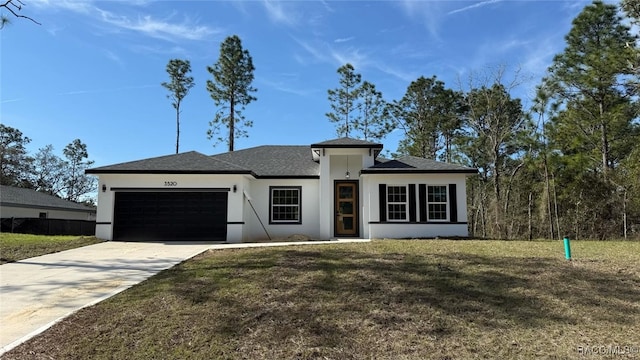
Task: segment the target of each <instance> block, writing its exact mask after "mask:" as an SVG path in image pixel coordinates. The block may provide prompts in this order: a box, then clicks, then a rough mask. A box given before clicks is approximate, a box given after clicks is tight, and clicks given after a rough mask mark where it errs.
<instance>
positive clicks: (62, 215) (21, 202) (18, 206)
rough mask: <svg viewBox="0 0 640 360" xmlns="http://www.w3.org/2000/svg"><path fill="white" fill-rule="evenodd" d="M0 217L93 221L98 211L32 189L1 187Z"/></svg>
mask: <svg viewBox="0 0 640 360" xmlns="http://www.w3.org/2000/svg"><path fill="white" fill-rule="evenodd" d="M0 217H2V218H41V219H64V220H88V221H93V220H95V219H96V209H95V208H94V207H91V206H86V205H83V204H78V203H75V202H73V201H68V200H64V199H60V198H59V197H55V196H53V195H49V194H45V193H41V192H38V191H35V190H32V189H25V188H19V187H13V186H5V185H0Z"/></svg>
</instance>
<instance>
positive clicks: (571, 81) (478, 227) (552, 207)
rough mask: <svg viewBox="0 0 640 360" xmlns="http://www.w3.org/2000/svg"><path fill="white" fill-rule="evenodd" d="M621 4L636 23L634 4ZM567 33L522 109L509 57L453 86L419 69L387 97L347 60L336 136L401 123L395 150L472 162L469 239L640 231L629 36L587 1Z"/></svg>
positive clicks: (638, 13) (367, 135)
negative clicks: (402, 91)
mask: <svg viewBox="0 0 640 360" xmlns="http://www.w3.org/2000/svg"><path fill="white" fill-rule="evenodd" d="M621 7H622V9H623V10H624V11H625V12H626V13H627V15H628V16H629V18H630V20H631V21H632V22H634V23H635V24H639V19H640V7H639V6H638V2H636V1H633V0H625V1H623V2H622V4H621ZM565 40H566V47H565V49H564V51H563V52H562V53H559V54H557V55H556V56H555V57H554V59H553V63H552V65H551V66H550V67H549V68H548V71H547V75H546V76H545V77H544V78H543V79H542V81H541V83H540V84H539V85H538V86H537V88H536V95H535V97H534V99H533V101H531V103H532V104H533V105H532V106H530V107H528V108H527V107H525V105H524V104H523V101H522V99H520V98H518V97H517V96H516V95H515V94H516V91H517V89H518V87H519V86H520V85H522V83H523V82H524V81H525V79H523V76H522V75H521V74H520V73H519V71H516V72H515V74H514V76H513V77H512V79H511V80H510V81H507V80H506V78H507V67H506V66H501V67H498V68H495V69H492V70H490V71H488V72H487V73H485V74H480V73H475V74H473V75H471V76H469V79H468V81H467V82H466V84H463V83H462V81H460V82H459V84H458V86H457V89H456V90H453V89H451V88H449V87H447V86H446V85H445V83H444V82H443V81H440V80H438V78H437V77H436V76H435V75H434V76H432V77H424V76H421V77H419V78H418V79H417V80H415V81H413V82H411V84H410V85H409V86H408V88H407V90H406V93H405V94H404V96H403V97H402V98H401V99H398V100H392V101H385V100H383V98H382V95H381V94H380V93H379V92H377V91H375V90H373V91H372V89H375V86H374V85H373V84H371V83H369V82H366V81H365V82H362V77H361V75H360V74H358V73H356V72H355V69H354V67H353V66H352V65H351V64H345V65H344V66H342V67H340V68H339V69H338V76H339V86H338V87H337V88H335V89H331V90H329V91H328V99H329V102H330V105H331V109H332V111H331V112H329V113H327V115H326V116H327V118H328V120H329V121H330V122H332V123H335V124H336V132H337V134H338V135H341V136H354V137H358V138H362V139H367V140H381V139H382V138H384V136H386V135H387V134H388V133H389V132H390V131H392V130H393V129H400V130H402V131H403V137H402V139H401V140H400V143H399V147H398V150H397V153H395V154H393V155H394V156H399V155H413V156H420V157H424V158H428V159H433V160H440V161H445V162H450V163H458V164H463V165H467V166H472V167H475V168H477V169H478V172H479V174H478V176H475V177H472V178H470V180H469V182H468V184H469V186H468V192H469V193H468V201H469V204H468V205H469V206H468V209H469V214H468V215H469V217H468V218H469V227H470V231H471V233H472V234H474V235H476V236H481V237H492V238H508V239H519V238H528V239H534V238H560V237H562V236H566V235H568V236H571V237H577V238H589V239H607V238H636V239H637V238H640V122H639V121H638V114H639V111H638V110H639V106H640V103H639V102H638V95H639V93H638V90H639V88H640V87H639V85H638V84H639V81H638V80H639V75H640V70H639V69H640V51H639V48H638V42H637V40H638V39H637V36H636V35H633V34H632V33H631V28H630V27H629V26H628V25H626V22H625V21H624V19H623V18H622V17H621V16H620V15H619V12H618V8H617V7H616V6H615V5H611V4H605V3H603V2H602V1H594V2H593V3H592V4H590V5H588V6H586V7H585V8H584V10H583V11H582V12H581V13H580V14H579V15H578V16H577V17H576V18H575V19H574V20H573V24H572V28H571V30H570V32H569V33H568V34H567V35H566V37H565ZM371 104H375V106H373V107H372V106H371ZM371 109H374V110H373V111H371Z"/></svg>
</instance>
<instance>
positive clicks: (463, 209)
mask: <svg viewBox="0 0 640 360" xmlns="http://www.w3.org/2000/svg"><path fill="white" fill-rule="evenodd" d="M381 150H382V144H378V143H372V142H367V141H363V140H356V139H350V138H341V139H335V140H329V141H325V142H321V143H317V144H313V145H311V146H258V147H254V148H249V149H244V150H239V151H233V152H227V153H223V154H219V155H213V156H207V155H203V154H200V153H198V152H187V153H181V154H176V155H169V156H163V157H157V158H151V159H145V160H139V161H133V162H127V163H122V164H116V165H110V166H103V167H98V168H93V169H89V170H87V174H95V175H97V176H98V177H99V186H98V214H97V222H96V236H97V237H98V238H101V239H107V240H129V241H130V240H134V241H135V240H139V241H145V240H185V241H193V240H207V241H226V242H244V241H256V240H263V239H268V238H272V239H276V238H286V237H289V236H292V235H304V236H307V237H309V238H312V239H330V238H341V237H361V238H425V237H436V236H441V237H449V236H462V237H464V236H468V230H467V205H466V204H467V201H466V177H467V176H469V175H472V174H476V173H477V170H476V169H473V168H468V167H464V166H459V165H453V164H447V163H442V162H437V161H433V160H427V159H423V158H417V157H411V156H407V157H403V158H400V159H395V160H387V159H378V154H379V153H380V151H381Z"/></svg>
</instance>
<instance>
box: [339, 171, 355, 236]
mask: <svg viewBox="0 0 640 360" xmlns="http://www.w3.org/2000/svg"><path fill="white" fill-rule="evenodd" d="M334 222H335V229H336V234H335V235H336V236H358V182H357V181H336V183H335V219H334Z"/></svg>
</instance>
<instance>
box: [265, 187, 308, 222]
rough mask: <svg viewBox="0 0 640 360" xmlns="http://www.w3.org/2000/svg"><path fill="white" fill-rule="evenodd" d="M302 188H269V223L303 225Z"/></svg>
mask: <svg viewBox="0 0 640 360" xmlns="http://www.w3.org/2000/svg"><path fill="white" fill-rule="evenodd" d="M301 207H302V187H300V186H293V187H282V186H270V187H269V223H271V224H301V223H302V218H301V216H300V213H301Z"/></svg>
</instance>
